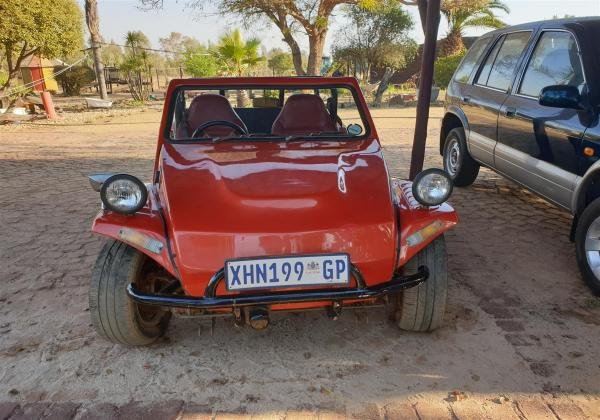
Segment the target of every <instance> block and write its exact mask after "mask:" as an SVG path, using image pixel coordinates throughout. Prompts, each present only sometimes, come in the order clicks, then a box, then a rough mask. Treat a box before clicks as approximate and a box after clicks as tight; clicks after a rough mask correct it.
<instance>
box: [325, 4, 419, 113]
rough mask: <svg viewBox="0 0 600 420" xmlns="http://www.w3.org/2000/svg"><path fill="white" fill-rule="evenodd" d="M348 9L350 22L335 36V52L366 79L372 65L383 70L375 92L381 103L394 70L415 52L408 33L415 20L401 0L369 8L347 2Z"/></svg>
mask: <svg viewBox="0 0 600 420" xmlns="http://www.w3.org/2000/svg"><path fill="white" fill-rule="evenodd" d="M345 12H346V17H347V18H348V24H347V25H346V26H345V27H343V28H342V29H341V31H340V32H339V33H338V34H337V36H336V39H337V40H338V42H337V45H336V48H335V54H334V56H335V57H336V61H337V62H338V63H340V62H343V61H346V62H348V63H352V65H354V67H355V68H358V70H359V72H360V73H361V74H362V77H363V78H364V79H365V80H369V79H370V77H371V73H372V69H377V70H380V72H379V74H378V77H377V79H376V80H379V81H380V83H379V86H378V89H377V92H376V94H375V104H377V105H379V104H380V103H381V99H382V97H383V92H385V90H386V89H387V87H388V85H389V81H390V79H391V77H392V75H393V74H394V72H395V71H397V70H401V69H402V68H404V67H406V65H407V63H408V62H410V61H411V60H412V59H414V57H415V55H416V50H417V46H416V43H415V42H414V41H413V40H411V39H410V38H409V36H408V31H409V30H410V29H411V28H412V27H413V21H412V19H411V17H410V15H409V14H408V13H407V12H406V11H405V10H404V9H403V8H402V3H401V2H400V1H399V0H384V1H380V2H378V3H377V4H376V5H371V6H370V7H369V8H365V7H363V6H360V5H353V6H348V7H347V8H346V10H345ZM381 70H382V71H381Z"/></svg>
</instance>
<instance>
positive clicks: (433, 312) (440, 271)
mask: <svg viewBox="0 0 600 420" xmlns="http://www.w3.org/2000/svg"><path fill="white" fill-rule="evenodd" d="M422 265H424V266H426V267H427V268H428V269H429V278H428V279H427V280H426V281H424V282H423V283H421V284H419V285H418V286H415V287H411V288H410V289H406V290H404V291H403V292H402V293H401V294H400V295H399V296H398V306H397V309H396V315H395V318H396V323H397V324H398V327H400V328H401V329H403V330H407V331H419V332H423V331H433V330H435V329H436V328H438V327H440V326H441V325H442V322H443V319H444V312H445V311H446V296H447V294H448V255H447V253H446V242H445V240H444V236H443V235H442V236H439V237H438V238H437V239H435V240H434V241H433V242H431V243H430V244H429V245H427V246H426V247H425V248H423V249H422V250H421V251H419V253H418V254H417V255H415V256H414V257H413V258H411V259H410V261H408V262H407V263H406V265H405V266H404V273H405V274H413V273H416V272H417V269H418V268H419V267H420V266H422Z"/></svg>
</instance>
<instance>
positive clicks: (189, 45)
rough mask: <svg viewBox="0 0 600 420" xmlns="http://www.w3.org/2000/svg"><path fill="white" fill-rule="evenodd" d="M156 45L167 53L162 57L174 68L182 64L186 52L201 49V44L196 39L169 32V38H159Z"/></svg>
mask: <svg viewBox="0 0 600 420" xmlns="http://www.w3.org/2000/svg"><path fill="white" fill-rule="evenodd" d="M158 43H159V44H160V47H161V48H162V49H163V50H165V51H169V52H165V53H164V55H165V57H167V59H168V60H169V61H170V62H171V63H172V64H174V65H176V66H179V65H180V64H182V60H183V58H184V54H185V53H186V52H189V51H193V50H195V49H198V48H201V47H202V44H201V43H200V41H198V40H197V39H195V38H192V37H189V36H186V35H183V34H181V33H179V32H171V33H170V34H169V36H167V37H164V38H159V39H158Z"/></svg>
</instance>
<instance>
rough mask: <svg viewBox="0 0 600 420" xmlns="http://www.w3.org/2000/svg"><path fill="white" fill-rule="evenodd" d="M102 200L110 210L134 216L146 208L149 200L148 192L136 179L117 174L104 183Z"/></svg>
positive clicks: (101, 194)
mask: <svg viewBox="0 0 600 420" xmlns="http://www.w3.org/2000/svg"><path fill="white" fill-rule="evenodd" d="M100 199H101V200H102V203H104V206H105V207H106V208H107V209H109V210H112V211H116V212H117V213H123V214H132V213H135V212H136V211H138V210H139V209H141V208H142V207H144V205H145V204H146V201H147V200H148V190H147V189H146V186H145V185H144V183H143V182H142V181H140V180H139V179H137V178H136V177H134V176H132V175H127V174H117V175H113V176H111V177H110V178H108V179H107V180H106V181H104V183H103V184H102V188H101V189H100Z"/></svg>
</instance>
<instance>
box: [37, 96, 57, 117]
mask: <svg viewBox="0 0 600 420" xmlns="http://www.w3.org/2000/svg"><path fill="white" fill-rule="evenodd" d="M41 95H42V104H43V105H44V111H46V118H48V119H49V120H53V119H55V118H56V110H55V109H54V103H53V102H52V95H50V92H48V91H47V90H45V91H43V92H42V93H41Z"/></svg>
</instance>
